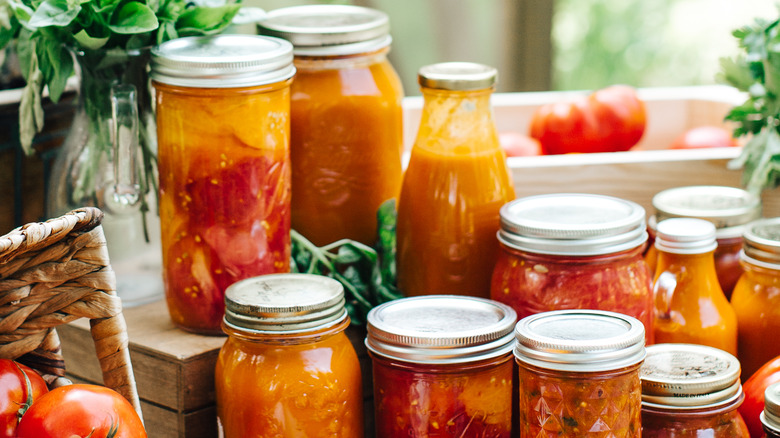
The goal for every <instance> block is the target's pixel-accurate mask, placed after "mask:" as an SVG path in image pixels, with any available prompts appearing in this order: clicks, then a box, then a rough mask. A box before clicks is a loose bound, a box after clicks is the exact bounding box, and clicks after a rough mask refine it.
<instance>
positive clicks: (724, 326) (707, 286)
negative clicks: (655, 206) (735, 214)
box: [653, 218, 737, 356]
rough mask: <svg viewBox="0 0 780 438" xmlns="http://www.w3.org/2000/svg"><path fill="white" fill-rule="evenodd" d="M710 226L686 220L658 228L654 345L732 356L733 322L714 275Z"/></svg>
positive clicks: (734, 346) (734, 345) (668, 221)
mask: <svg viewBox="0 0 780 438" xmlns="http://www.w3.org/2000/svg"><path fill="white" fill-rule="evenodd" d="M716 246H717V243H716V241H715V226H714V225H713V224H712V223H711V222H708V221H705V220H702V219H692V218H672V219H666V220H664V221H661V222H659V223H658V226H657V229H656V239H655V248H656V250H657V251H658V266H657V268H656V273H655V281H654V284H653V289H654V293H655V325H654V326H655V342H657V343H687V344H700V345H709V346H711V347H715V348H720V349H721V350H724V351H726V352H728V353H730V354H733V355H735V356H736V354H737V317H736V314H735V313H734V309H733V308H732V307H731V305H730V304H729V302H728V300H726V297H725V295H723V291H722V290H721V288H720V284H719V282H718V277H717V274H716V273H715V260H714V257H713V253H714V251H715V248H716Z"/></svg>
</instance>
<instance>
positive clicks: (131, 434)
mask: <svg viewBox="0 0 780 438" xmlns="http://www.w3.org/2000/svg"><path fill="white" fill-rule="evenodd" d="M17 432H18V434H19V435H18V436H19V438H72V437H74V436H76V437H87V436H88V437H90V438H146V431H145V430H144V426H143V423H142V422H141V419H140V418H139V417H138V414H136V412H135V410H133V406H132V405H131V404H130V402H128V401H127V400H125V398H124V397H122V396H121V395H119V393H118V392H116V391H114V390H112V389H109V388H106V387H104V386H98V385H68V386H62V387H59V388H56V389H53V390H51V391H50V392H48V393H47V394H45V395H43V396H41V398H39V399H38V400H36V401H35V403H34V404H33V405H32V406H31V407H30V409H28V410H27V412H26V413H25V414H24V416H23V417H22V421H20V422H19V428H18V429H17ZM112 433H113V434H112Z"/></svg>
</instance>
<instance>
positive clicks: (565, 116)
mask: <svg viewBox="0 0 780 438" xmlns="http://www.w3.org/2000/svg"><path fill="white" fill-rule="evenodd" d="M646 118H647V115H646V112H645V104H644V102H642V101H641V100H640V99H639V97H638V96H637V93H636V90H635V89H634V88H632V87H629V86H627V85H613V86H611V87H607V88H603V89H601V90H598V91H596V92H594V93H592V94H590V95H588V96H582V97H580V98H578V99H574V100H571V101H568V102H556V103H551V104H547V105H544V106H542V107H540V108H539V109H537V110H536V111H535V112H534V114H533V117H532V118H531V128H530V135H531V137H533V138H536V139H538V140H539V142H541V144H542V151H543V152H544V154H546V155H552V154H568V153H586V152H619V151H627V150H629V149H631V147H633V146H634V145H636V144H637V143H638V142H639V140H640V139H641V138H642V135H643V134H644V132H645V125H646Z"/></svg>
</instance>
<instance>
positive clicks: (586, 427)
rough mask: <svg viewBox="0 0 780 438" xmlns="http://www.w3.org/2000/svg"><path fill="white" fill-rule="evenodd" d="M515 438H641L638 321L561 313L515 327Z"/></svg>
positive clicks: (614, 315)
mask: <svg viewBox="0 0 780 438" xmlns="http://www.w3.org/2000/svg"><path fill="white" fill-rule="evenodd" d="M515 335H516V336H517V344H516V346H515V352H514V353H515V358H516V361H517V364H518V369H519V372H518V380H519V386H520V388H519V412H520V437H521V438H525V437H583V436H587V437H592V438H601V437H603V438H607V437H640V436H641V433H642V427H641V422H640V411H641V403H642V389H641V384H640V381H639V367H640V365H641V364H642V360H643V359H644V357H645V329H644V327H643V326H642V323H641V322H639V320H637V319H636V318H632V317H630V316H627V315H623V314H620V313H615V312H604V311H598V310H558V311H554V312H545V313H539V314H536V315H532V316H528V317H526V318H523V319H522V320H520V322H518V323H517V327H516V329H515Z"/></svg>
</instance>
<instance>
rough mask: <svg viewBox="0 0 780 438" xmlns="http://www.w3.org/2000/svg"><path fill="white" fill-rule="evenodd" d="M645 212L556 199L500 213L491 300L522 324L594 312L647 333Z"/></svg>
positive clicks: (518, 204)
mask: <svg viewBox="0 0 780 438" xmlns="http://www.w3.org/2000/svg"><path fill="white" fill-rule="evenodd" d="M646 240H647V232H646V231H645V211H644V209H643V208H642V207H641V206H639V205H638V204H636V203H634V202H631V201H625V200H622V199H618V198H613V197H609V196H601V195H587V194H554V195H540V196H530V197H526V198H520V199H517V200H515V201H512V202H510V203H508V204H506V205H505V206H503V207H502V208H501V231H499V233H498V241H499V242H500V247H501V251H500V253H499V256H498V261H497V262H496V265H495V268H494V270H493V280H492V287H491V298H493V299H494V300H497V301H500V302H502V303H505V304H508V305H509V306H511V307H512V308H513V309H515V311H516V312H517V314H518V317H519V318H524V317H526V316H530V315H533V314H536V313H540V312H547V311H552V310H565V309H597V310H608V311H613V312H620V313H624V314H626V315H629V316H633V317H634V318H637V319H639V320H640V321H642V323H643V324H644V325H645V327H646V332H645V334H646V335H647V336H648V343H650V342H652V334H653V330H652V327H653V312H652V311H653V295H652V284H651V283H652V279H651V277H650V274H649V272H648V270H647V266H646V265H645V261H644V260H643V259H642V251H643V250H644V245H645V242H646Z"/></svg>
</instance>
